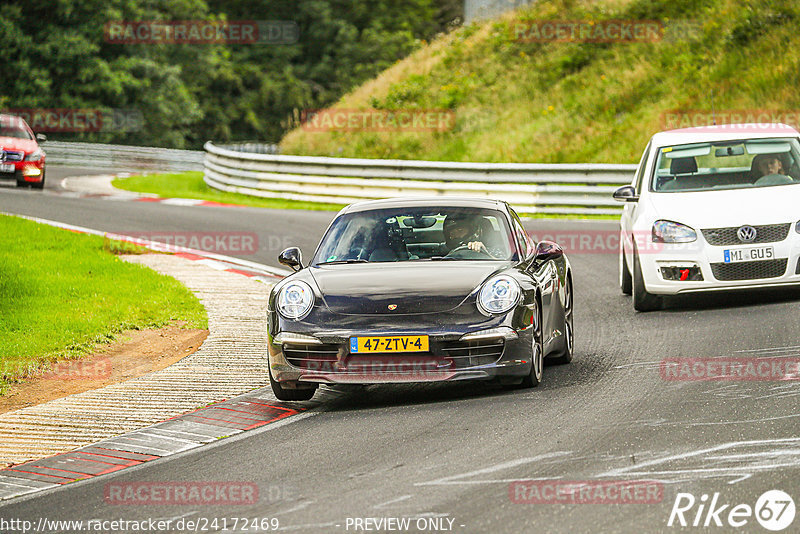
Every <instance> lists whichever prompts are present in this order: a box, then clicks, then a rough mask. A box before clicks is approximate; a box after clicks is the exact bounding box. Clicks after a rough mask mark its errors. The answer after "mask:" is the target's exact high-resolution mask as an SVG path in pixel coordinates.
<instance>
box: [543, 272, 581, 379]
mask: <svg viewBox="0 0 800 534" xmlns="http://www.w3.org/2000/svg"><path fill="white" fill-rule="evenodd" d="M564 302H565V304H564V340H565V343H566V347H564V350H563V351H562V352H561V353H560V354H558V355H557V356H552V357H550V358H548V360H549V361H551V362H553V363H556V364H565V363H569V362H571V361H572V355H573V354H574V352H575V330H574V328H573V325H574V322H573V319H572V310H573V303H574V295H573V293H572V280H571V279H569V278H567V285H565V286H564Z"/></svg>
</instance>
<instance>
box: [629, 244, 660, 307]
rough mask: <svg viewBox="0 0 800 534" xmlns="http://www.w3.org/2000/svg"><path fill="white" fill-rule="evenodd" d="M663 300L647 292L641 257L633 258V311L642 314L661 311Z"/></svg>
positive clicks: (635, 256)
mask: <svg viewBox="0 0 800 534" xmlns="http://www.w3.org/2000/svg"><path fill="white" fill-rule="evenodd" d="M662 305H663V299H662V298H661V296H660V295H653V294H652V293H648V292H647V288H646V287H645V285H644V277H643V276H642V265H641V262H640V261H639V255H638V254H634V256H633V309H634V310H636V311H640V312H649V311H654V310H660V309H661V306H662Z"/></svg>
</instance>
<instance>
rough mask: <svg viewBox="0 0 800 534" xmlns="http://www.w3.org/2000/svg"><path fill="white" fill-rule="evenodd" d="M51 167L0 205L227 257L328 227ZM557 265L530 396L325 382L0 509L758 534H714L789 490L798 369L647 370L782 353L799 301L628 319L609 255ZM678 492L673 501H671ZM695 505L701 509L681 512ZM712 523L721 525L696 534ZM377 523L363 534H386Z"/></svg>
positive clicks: (694, 302) (313, 217)
mask: <svg viewBox="0 0 800 534" xmlns="http://www.w3.org/2000/svg"><path fill="white" fill-rule="evenodd" d="M88 171H91V170H88ZM98 172H102V171H98ZM69 173H73V174H86V173H87V170H85V169H83V170H81V169H78V170H76V169H64V168H61V169H58V168H55V167H51V168H49V169H48V185H47V188H46V190H45V191H44V192H36V191H31V190H16V189H14V188H8V187H0V211H4V212H12V213H19V214H24V215H31V216H37V217H43V218H48V219H54V220H58V221H62V222H67V223H71V224H77V225H81V226H86V227H89V228H95V229H100V230H108V231H114V232H121V233H125V232H128V233H130V232H134V231H136V232H159V231H172V232H252V233H255V234H256V235H257V236H258V238H259V248H258V250H257V251H256V253H255V254H247V255H239V256H240V257H243V258H246V259H249V260H252V261H257V262H262V263H266V264H269V265H272V266H276V265H277V262H276V261H275V256H276V255H277V254H278V252H279V251H280V250H281V249H282V248H284V247H285V246H289V245H299V246H300V247H301V248H302V249H303V251H304V252H306V254H307V256H306V257H308V256H309V255H310V254H311V252H312V251H313V248H314V247H315V245H316V242H317V240H318V239H319V237H320V234H321V232H322V231H323V230H324V228H325V227H326V225H327V224H328V222H329V221H330V220H331V218H332V217H333V213H330V212H302V211H268V210H260V209H252V208H221V207H220V208H216V207H182V206H170V205H163V204H158V203H147V202H122V201H111V200H105V199H98V198H70V197H67V196H64V195H62V194H60V192H59V188H58V183H59V181H60V178H61V177H63V176H66V175H67V174H69ZM527 226H528V230H530V231H531V232H532V233H533V234H536V235H543V234H545V233H549V234H557V235H559V234H560V235H563V236H567V237H569V236H576V235H578V236H580V235H587V234H590V235H591V236H592V239H593V240H594V239H595V238H596V237H597V235H601V236H608V235H613V233H614V229H615V228H616V225H615V224H614V223H571V222H558V221H546V222H544V221H537V220H531V221H528V222H527ZM219 252H220V253H223V254H224V253H225V252H224V251H219ZM231 255H237V254H231ZM570 260H571V261H572V265H573V269H574V275H575V280H574V284H575V344H576V355H575V359H574V361H573V362H572V363H571V364H569V365H562V366H552V365H551V366H548V367H546V368H545V373H544V382H543V384H542V385H541V386H540V387H538V388H536V389H532V390H519V391H504V390H502V389H500V388H499V387H496V386H491V385H486V384H481V383H453V384H425V385H414V386H400V387H398V386H372V387H369V388H360V389H359V388H348V389H336V390H333V391H331V392H330V394H329V395H325V396H324V399H323V401H322V402H321V403H319V405H318V406H317V407H315V408H314V409H313V410H311V411H310V412H309V413H310V414H311V415H310V416H306V417H300V418H297V419H296V420H294V421H292V420H288V422H287V424H284V425H280V426H275V427H264V428H263V429H259V430H254V431H252V432H249V433H245V434H242V435H241V436H238V437H234V438H230V439H226V440H222V441H219V442H217V443H215V444H213V445H211V446H208V447H205V448H200V449H198V450H196V451H188V452H186V453H182V454H178V455H176V456H172V457H169V458H166V459H163V460H158V461H155V462H152V463H147V464H143V465H141V466H138V467H135V468H132V469H129V470H126V471H123V472H121V473H119V474H116V475H113V474H112V475H109V476H105V477H100V478H97V479H93V480H88V481H83V482H78V483H74V484H69V485H67V486H65V487H61V488H58V489H56V490H52V491H47V492H43V493H40V494H36V495H33V496H31V497H27V498H25V497H23V498H19V499H17V500H14V501H11V502H9V503H8V504H5V505H3V506H0V518H5V519H7V520H8V519H27V520H31V521H33V522H34V524H35V523H36V522H37V521H38V520H39V518H42V517H45V518H47V519H48V520H58V519H61V520H88V519H108V520H115V519H128V520H138V521H141V520H147V519H176V520H177V518H183V519H198V518H207V519H209V520H213V519H214V518H216V519H217V520H218V522H217V527H216V528H213V529H212V528H210V526H209V529H208V530H207V531H209V532H217V531H223V529H222V523H221V521H222V519H223V518H227V520H228V524H227V526H228V530H227V531H228V532H233V531H236V532H254V531H257V530H255V529H252V528H250V529H249V530H245V529H243V528H242V527H241V524H239V526H238V528H236V529H235V530H234V529H232V528H231V526H232V524H233V523H232V522H231V521H232V518H249V519H259V520H260V519H261V518H277V519H278V520H279V528H280V530H281V531H287V532H364V531H367V530H366V528H367V527H368V526H372V527H373V529H375V524H374V523H368V522H365V520H366V518H375V519H376V520H386V519H387V518H412V520H411V523H410V527H409V530H407V531H411V532H415V531H419V530H418V528H419V527H423V528H421V530H423V531H455V532H464V533H477V532H504V533H505V532H508V533H516V532H539V531H541V532H570V533H578V532H670V531H679V530H681V529H680V528H679V527H678V526H676V525H677V519H676V520H675V523H674V526H672V527H669V526H668V525H667V523H668V520H669V519H670V515H671V511H672V509H673V504H674V503H675V502H676V498H677V497H678V495H679V494H691V495H692V496H693V497H694V498H695V499H696V503H695V505H694V506H693V507H691V508H688V509H687V511H686V512H685V519H686V521H687V522H688V524H689V525H690V526H688V527H687V528H686V529H685V530H687V531H701V530H702V527H697V528H694V527H692V526H691V524H692V522H694V521H695V517H696V516H697V521H698V524H699V525H701V526H702V525H703V523H704V522H706V521H708V523H706V525H710V527H709V528H708V529H706V531H712V532H728V531H731V530H736V531H739V532H765V530H764V529H763V528H762V527H761V525H759V523H758V521H757V520H756V517H755V516H754V515H751V516H749V517H747V516H745V517H740V518H739V519H738V520H739V521H746V523H744V524H743V526H742V527H741V528H738V529H733V528H732V527H731V526H730V525H729V524H728V520H729V512H730V511H731V509H733V508H734V507H735V506H737V505H740V504H745V505H748V506H749V507H750V508H751V509H755V507H756V502H757V501H758V499H759V497H760V496H761V495H762V494H763V493H764V492H766V491H767V490H773V489H778V490H783V491H784V492H786V493H788V494H789V495H790V496H792V497H793V498H794V500H795V501H796V502H797V500H798V498H800V432H798V430H800V404H799V403H798V400H799V399H800V381H798V380H797V378H798V377H797V376H795V377H793V378H794V380H791V379H787V380H778V379H771V380H759V381H754V380H737V381H731V380H727V381H687V380H665V379H664V378H662V374H661V372H660V362H661V361H662V360H664V359H669V358H703V359H710V358H717V359H719V358H734V357H736V358H748V359H751V360H753V359H755V358H764V357H769V358H772V359H771V360H770V361H771V362H772V363H775V362H776V361H777V362H780V361H781V360H782V359H786V358H787V357H789V358H795V361H796V358H797V357H798V354H800V340H799V339H798V338H799V337H800V336H798V332H800V314H799V313H798V303H800V291H790V292H789V291H786V290H782V291H760V292H756V293H745V294H740V293H736V294H727V295H713V296H701V297H696V296H695V297H681V298H677V299H671V300H669V301H668V305H667V307H666V309H665V310H664V311H659V312H652V313H647V314H637V313H634V311H633V308H632V305H631V302H630V298H629V297H624V296H623V295H621V293H620V291H619V289H618V285H617V256H616V253H615V250H613V249H611V248H610V247H605V248H603V247H595V248H592V249H590V250H585V249H584V250H577V251H573V252H572V253H570ZM754 361H757V360H754ZM789 378H792V377H789ZM299 404H302V403H299ZM537 479H538V480H539V481H540V482H541V481H542V480H545V481H546V480H547V479H560V480H562V481H576V482H577V481H587V483H590V484H591V483H596V482H598V481H608V482H610V483H612V484H618V485H624V484H625V483H626V482H631V481H654V482H655V483H654V484H653V483H652V482H651V486H653V487H656V488H657V489H658V493H657V495H655V496H653V498H651V499H649V500H648V501H647V502H634V503H619V502H614V503H611V504H604V503H603V502H598V498H597V497H596V496H595V497H594V498H588V499H586V500H589V501H593V502H589V503H584V502H569V500H568V499H561V500H559V499H551V500H552V501H555V502H551V503H545V504H534V503H531V502H520V501H526V500H528V501H529V500H530V495H531V493H526V492H521V493H520V491H519V488H520V487H523V488H525V487H528V486H524V485H523V486H520V485H518V484H515V482H516V481H531V480H537ZM143 481H147V482H174V481H238V482H251V483H255V484H256V485H257V486H258V488H259V495H260V497H259V499H258V502H257V503H256V504H250V505H236V506H231V505H205V506H164V505H161V506H157V505H155V506H153V505H150V506H131V505H128V506H119V505H109V504H107V503H106V502H105V501H104V488H105V486H106V484H108V483H110V482H114V483H126V482H143ZM529 484H530V482H529ZM542 484H544V485H546V484H548V483H546V482H542ZM542 487H544V486H542ZM543 494H544V493H543ZM715 494H718V495H717V496H716V508H720V507H721V506H723V505H728V506H727V507H726V508H725V509H724V511H722V512H721V513H719V514H718V515H716V516H714V517H707V511H708V509H709V503H710V502H711V501H712V500H713V499H714V498H715ZM703 495H706V498H703ZM682 499H683V500H682V505H685V504H686V503H687V502H688V497H685V496H684V497H682ZM701 502H703V503H704V504H702V506H704V507H705V508H704V509H703V511H702V513H698V511H699V509H700V506H701ZM740 510H741V509H740ZM717 517H718V518H719V520H720V522H721V524H722V525H723V526H716V527H715V526H714V525H715V519H716V518H717ZM418 520H420V521H421V522H418ZM734 520H736V519H735V518H734ZM359 521H360V522H359ZM209 525H211V523H209ZM359 525H360V526H361V528H359ZM382 525H383V530H382V531H388V530H390V528H389V527H388V525H389V524H388V523H382ZM797 525H800V518H798V519H795V520H794V524H793V525H792V526H791V527H789V528H788V529H787V530H786V531H787V532H789V531H792V530H794V531H795V532H796V531H797ZM375 530H380V529H375ZM0 531H2V529H0ZM51 531H58V529H53V530H51ZM63 531H69V532H71V531H73V530H71V529H63ZM258 531H263V530H258Z"/></svg>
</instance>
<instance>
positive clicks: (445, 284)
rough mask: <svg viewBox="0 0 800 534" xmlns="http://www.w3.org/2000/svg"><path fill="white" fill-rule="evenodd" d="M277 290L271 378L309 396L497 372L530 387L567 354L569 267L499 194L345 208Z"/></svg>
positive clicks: (288, 396) (279, 387)
mask: <svg viewBox="0 0 800 534" xmlns="http://www.w3.org/2000/svg"><path fill="white" fill-rule="evenodd" d="M278 259H279V261H280V262H281V263H282V264H284V265H288V266H290V267H291V268H292V269H293V270H295V271H296V272H295V273H293V274H292V275H290V276H288V277H286V278H285V279H283V280H282V281H281V282H279V283H278V284H276V285H275V286H274V287H273V288H272V290H271V292H270V296H269V304H268V346H269V373H270V377H269V378H270V383H271V384H272V389H273V391H274V393H275V396H276V397H277V398H278V399H280V400H308V399H310V398H311V397H312V396H313V395H314V391H315V390H316V389H317V386H318V384H320V383H351V384H375V383H397V382H425V381H443V380H466V379H496V380H498V381H500V382H501V383H503V384H506V385H509V386H515V387H535V386H537V385H538V384H539V382H540V381H541V379H542V370H543V367H544V358H545V357H549V358H552V359H556V360H558V361H560V362H563V363H566V362H569V361H570V360H572V352H573V326H572V325H573V322H572V303H573V299H572V272H571V267H570V263H569V260H568V259H567V257H566V256H565V255H564V252H563V250H562V249H561V247H559V246H558V245H557V244H555V243H552V242H548V241H542V242H540V243H538V244H534V243H532V242H531V241H530V238H529V237H528V235H527V234H526V232H525V231H524V229H523V227H522V223H521V222H520V219H519V217H518V216H517V214H516V213H515V212H514V210H513V209H511V207H510V206H509V205H508V204H506V203H505V202H500V201H494V200H484V199H450V198H445V199H443V198H436V199H431V200H426V199H390V200H376V201H367V202H360V203H357V204H352V205H350V206H348V207H346V208H344V209H343V210H342V211H341V212H339V214H338V215H337V216H336V218H335V219H334V220H333V222H332V223H331V225H330V226H329V227H328V229H327V231H326V232H325V235H324V236H323V238H322V241H321V242H320V244H319V246H318V247H317V251H316V253H315V254H314V257H313V258H312V259H311V262H310V263H309V264H308V265H307V266H304V265H303V261H302V256H301V253H300V250H299V249H297V248H295V247H292V248H288V249H286V250H284V251H283V252H282V253H281V254H280V256H279V258H278Z"/></svg>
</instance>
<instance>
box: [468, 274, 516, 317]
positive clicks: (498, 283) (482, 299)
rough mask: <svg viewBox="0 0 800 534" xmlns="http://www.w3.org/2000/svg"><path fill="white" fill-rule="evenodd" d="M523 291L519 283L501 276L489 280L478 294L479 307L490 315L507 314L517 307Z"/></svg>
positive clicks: (508, 277)
mask: <svg viewBox="0 0 800 534" xmlns="http://www.w3.org/2000/svg"><path fill="white" fill-rule="evenodd" d="M521 293H522V290H521V289H520V287H519V282H517V281H516V280H514V279H513V278H512V277H510V276H506V275H500V276H495V277H494V278H491V279H489V280H488V281H487V282H486V283H485V284H483V287H482V288H481V291H480V293H479V294H478V307H479V308H480V309H481V311H484V312H486V313H488V314H501V313H506V312H508V311H509V310H511V308H513V307H514V306H516V305H517V302H518V301H519V296H520V294H521Z"/></svg>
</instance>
